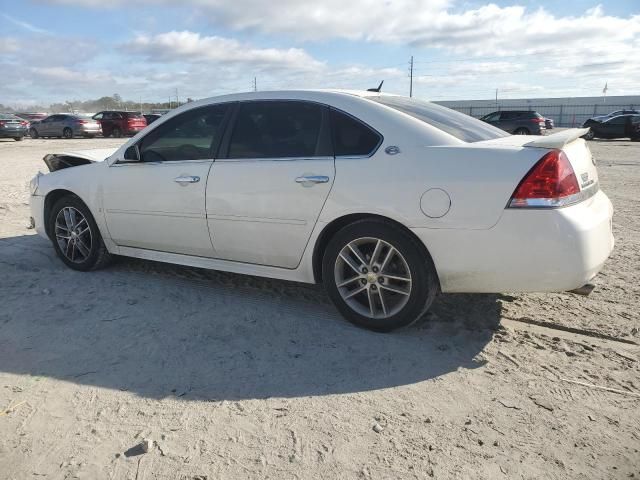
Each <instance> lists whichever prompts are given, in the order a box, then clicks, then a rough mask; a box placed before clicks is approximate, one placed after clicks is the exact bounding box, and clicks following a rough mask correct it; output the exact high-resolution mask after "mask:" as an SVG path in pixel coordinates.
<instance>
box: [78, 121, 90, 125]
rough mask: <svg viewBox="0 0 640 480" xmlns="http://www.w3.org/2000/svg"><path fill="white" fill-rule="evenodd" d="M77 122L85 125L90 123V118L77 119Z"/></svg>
mask: <svg viewBox="0 0 640 480" xmlns="http://www.w3.org/2000/svg"><path fill="white" fill-rule="evenodd" d="M76 123H79V124H83V125H84V124H85V123H89V120H76Z"/></svg>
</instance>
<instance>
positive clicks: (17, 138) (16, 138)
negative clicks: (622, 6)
mask: <svg viewBox="0 0 640 480" xmlns="http://www.w3.org/2000/svg"><path fill="white" fill-rule="evenodd" d="M23 138H24V137H13V139H14V140H15V141H16V142H21V141H22V140H23Z"/></svg>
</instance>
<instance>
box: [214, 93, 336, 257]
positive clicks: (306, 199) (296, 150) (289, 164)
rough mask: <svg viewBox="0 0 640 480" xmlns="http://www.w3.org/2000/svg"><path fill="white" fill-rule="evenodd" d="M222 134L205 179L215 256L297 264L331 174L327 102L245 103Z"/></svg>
mask: <svg viewBox="0 0 640 480" xmlns="http://www.w3.org/2000/svg"><path fill="white" fill-rule="evenodd" d="M225 138H226V140H225V142H224V143H223V145H224V147H223V150H224V152H223V155H221V158H219V159H216V161H215V163H214V164H213V167H212V168H211V173H210V174H209V181H208V183H207V219H208V222H209V230H210V232H211V238H212V242H213V245H214V249H215V256H216V257H217V258H221V259H226V260H233V261H238V262H246V263H254V264H260V265H270V266H276V267H283V268H290V269H293V268H296V267H297V266H298V264H299V263H300V260H301V258H302V254H303V252H304V249H305V247H306V245H307V242H308V240H309V237H310V236H311V232H312V231H313V228H314V226H315V224H316V221H317V219H318V216H319V215H320V211H321V210H322V206H323V205H324V202H325V200H326V198H327V196H328V194H329V191H330V190H331V186H332V184H333V180H334V177H335V165H334V157H333V149H332V147H331V137H330V129H329V122H328V108H326V107H323V106H321V105H318V104H315V103H310V102H302V101H276V100H273V101H250V102H243V103H241V104H240V106H239V107H238V111H237V116H236V120H235V122H234V127H233V130H232V131H230V132H229V133H228V134H227V135H225Z"/></svg>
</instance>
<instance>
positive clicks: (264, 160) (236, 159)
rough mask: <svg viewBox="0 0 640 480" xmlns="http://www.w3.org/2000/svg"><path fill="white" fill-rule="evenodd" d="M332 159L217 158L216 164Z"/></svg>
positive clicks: (322, 157) (321, 158)
mask: <svg viewBox="0 0 640 480" xmlns="http://www.w3.org/2000/svg"><path fill="white" fill-rule="evenodd" d="M333 159H334V157H332V156H327V155H323V156H321V157H312V156H308V157H257V158H256V157H243V158H217V159H215V160H214V161H215V162H216V163H218V162H220V163H232V162H297V161H311V160H325V161H332V160H333Z"/></svg>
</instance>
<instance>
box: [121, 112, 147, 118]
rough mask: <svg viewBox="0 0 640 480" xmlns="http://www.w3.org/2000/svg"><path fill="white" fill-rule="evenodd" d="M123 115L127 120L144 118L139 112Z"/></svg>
mask: <svg viewBox="0 0 640 480" xmlns="http://www.w3.org/2000/svg"><path fill="white" fill-rule="evenodd" d="M124 115H125V116H126V117H128V118H144V117H143V116H142V114H140V113H139V112H125V114H124Z"/></svg>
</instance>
